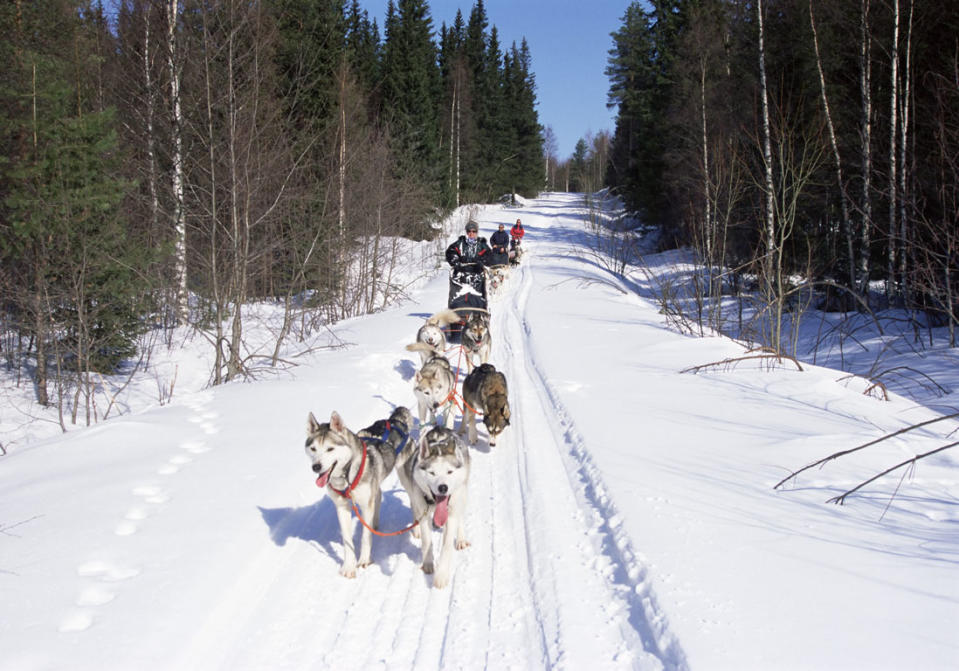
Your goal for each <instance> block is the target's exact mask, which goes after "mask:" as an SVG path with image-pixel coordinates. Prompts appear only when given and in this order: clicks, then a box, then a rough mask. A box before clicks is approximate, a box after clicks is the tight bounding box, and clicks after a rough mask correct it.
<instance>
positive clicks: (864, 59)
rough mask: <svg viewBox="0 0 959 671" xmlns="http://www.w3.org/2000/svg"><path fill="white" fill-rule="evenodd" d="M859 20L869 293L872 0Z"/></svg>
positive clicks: (864, 257)
mask: <svg viewBox="0 0 959 671" xmlns="http://www.w3.org/2000/svg"><path fill="white" fill-rule="evenodd" d="M861 7H862V12H861V16H860V22H859V35H860V41H859V91H860V96H861V98H862V100H861V104H862V106H861V115H860V119H859V127H860V140H861V143H862V145H861V152H862V204H861V207H860V210H861V212H862V228H861V229H860V231H859V268H858V272H857V274H858V276H859V277H858V285H859V293H860V294H862V295H863V296H865V297H868V293H869V247H870V244H871V240H870V238H871V235H872V200H871V197H872V194H871V191H872V184H871V177H872V91H871V89H872V64H871V60H870V59H871V52H872V38H871V37H870V36H869V0H862V4H861Z"/></svg>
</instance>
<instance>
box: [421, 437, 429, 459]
mask: <svg viewBox="0 0 959 671" xmlns="http://www.w3.org/2000/svg"><path fill="white" fill-rule="evenodd" d="M419 449H420V459H426V458H428V457H429V456H430V443H429V441H428V440H427V439H426V434H425V433H424V434H423V437H422V438H420V444H419Z"/></svg>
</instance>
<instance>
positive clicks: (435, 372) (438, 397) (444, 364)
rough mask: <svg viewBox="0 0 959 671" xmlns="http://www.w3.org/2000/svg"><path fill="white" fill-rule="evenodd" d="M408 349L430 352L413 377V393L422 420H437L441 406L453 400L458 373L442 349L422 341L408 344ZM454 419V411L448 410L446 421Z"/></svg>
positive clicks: (449, 421)
mask: <svg viewBox="0 0 959 671" xmlns="http://www.w3.org/2000/svg"><path fill="white" fill-rule="evenodd" d="M406 349H408V350H409V351H411V352H423V351H427V352H429V353H430V355H429V358H428V359H427V360H426V362H425V363H424V364H423V365H422V367H420V369H419V370H418V371H416V375H415V376H414V378H413V394H414V395H415V396H416V403H417V407H418V410H419V417H420V422H426V421H427V419H428V420H429V421H431V422H435V421H436V418H437V416H438V413H439V411H440V408H442V407H443V406H444V405H447V404H449V403H451V402H452V400H453V397H452V394H453V391H454V388H455V386H456V374H455V373H454V372H453V367H452V366H451V365H450V362H449V360H448V359H447V358H446V357H445V356H443V353H442V352H441V351H440V350H437V349H435V348H433V347H431V346H429V345H427V344H426V343H420V342H417V343H413V344H412V345H407V346H406ZM452 419H453V413H452V412H448V413H447V416H446V417H445V419H444V423H445V424H451V423H452Z"/></svg>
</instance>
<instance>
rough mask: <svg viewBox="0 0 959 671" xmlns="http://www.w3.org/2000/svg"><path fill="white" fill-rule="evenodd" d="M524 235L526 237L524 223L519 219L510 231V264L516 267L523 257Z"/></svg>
mask: <svg viewBox="0 0 959 671" xmlns="http://www.w3.org/2000/svg"><path fill="white" fill-rule="evenodd" d="M524 235H526V229H525V228H523V222H522V221H520V220H519V219H517V220H516V223H515V224H513V228H511V229H509V237H510V241H509V262H510V263H511V264H512V265H514V266H515V265H516V264H517V263H519V259H520V257H521V256H523V247H522V244H521V243H522V241H523V236H524Z"/></svg>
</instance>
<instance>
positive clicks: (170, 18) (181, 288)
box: [167, 0, 190, 324]
mask: <svg viewBox="0 0 959 671" xmlns="http://www.w3.org/2000/svg"><path fill="white" fill-rule="evenodd" d="M179 15H180V12H179V0H170V4H169V5H167V66H168V68H169V71H170V102H171V104H172V105H173V119H172V121H173V127H172V132H173V156H172V157H171V158H172V163H173V165H172V169H171V178H172V182H173V184H172V186H173V231H174V263H175V275H176V282H177V321H178V322H179V323H181V324H183V323H186V321H187V318H188V316H189V307H190V304H189V294H188V293H187V263H186V249H187V248H186V211H185V202H184V201H185V193H184V177H183V113H182V110H181V109H180V73H179V72H178V70H177V58H178V53H177V41H176V36H177V29H176V28H177V21H178V19H179Z"/></svg>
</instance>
